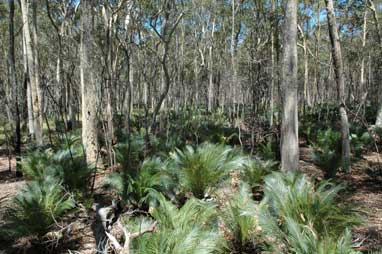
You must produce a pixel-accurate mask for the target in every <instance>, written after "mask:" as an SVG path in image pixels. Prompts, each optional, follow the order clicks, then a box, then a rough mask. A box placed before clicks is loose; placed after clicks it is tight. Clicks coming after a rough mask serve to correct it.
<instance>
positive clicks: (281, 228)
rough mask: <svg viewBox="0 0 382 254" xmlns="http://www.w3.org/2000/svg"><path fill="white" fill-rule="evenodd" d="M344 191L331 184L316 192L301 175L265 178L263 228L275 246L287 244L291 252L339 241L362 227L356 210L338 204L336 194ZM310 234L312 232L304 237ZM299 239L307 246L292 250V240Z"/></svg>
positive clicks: (280, 175) (317, 189)
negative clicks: (329, 241)
mask: <svg viewBox="0 0 382 254" xmlns="http://www.w3.org/2000/svg"><path fill="white" fill-rule="evenodd" d="M341 190H343V186H340V185H339V186H334V185H333V184H331V183H329V182H323V183H321V184H319V185H318V187H317V188H316V187H315V186H314V184H313V183H311V182H310V181H309V180H308V179H307V177H305V176H304V175H301V174H293V173H287V174H281V173H273V174H272V175H270V176H267V177H266V178H265V184H264V193H265V198H264V200H263V201H262V203H261V205H260V213H259V221H260V223H261V226H262V228H263V229H264V232H265V233H266V234H269V235H272V236H273V237H275V238H276V239H275V242H277V244H275V245H276V246H282V245H283V244H280V243H284V244H286V245H288V246H289V248H292V249H293V248H297V247H298V248H302V249H309V248H311V246H313V245H314V246H316V247H317V246H319V245H320V244H321V243H320V242H325V241H327V240H328V239H333V240H334V241H337V239H340V238H339V236H340V235H341V234H342V233H343V232H345V231H346V230H347V228H350V227H352V226H354V225H357V224H359V223H360V219H359V217H358V215H357V212H356V211H355V210H354V209H351V208H350V207H349V206H346V207H345V206H343V205H340V204H338V200H337V194H338V192H339V191H341ZM307 230H310V231H311V232H308V233H309V234H308V233H304V232H305V231H307ZM301 232H302V233H301ZM301 234H303V235H302V236H300V235H301ZM307 234H308V235H307ZM310 234H311V235H310ZM311 236H314V237H315V238H312V237H311ZM298 237H305V238H306V241H307V242H306V243H303V242H302V243H300V244H299V245H298V246H297V247H296V246H293V245H292V242H293V241H294V239H293V238H298ZM310 240H312V241H313V240H314V244H313V243H309V241H310ZM296 241H297V240H296ZM304 245H306V246H305V247H304ZM308 247H309V248H308ZM316 247H315V248H316ZM317 248H318V247H317ZM294 253H310V252H309V251H308V252H299V251H296V252H294ZM311 253H316V252H311ZM317 253H320V252H317ZM333 253H336V252H333ZM344 253H348V252H344Z"/></svg>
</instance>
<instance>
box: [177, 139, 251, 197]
mask: <svg viewBox="0 0 382 254" xmlns="http://www.w3.org/2000/svg"><path fill="white" fill-rule="evenodd" d="M170 156H171V159H172V161H173V164H174V167H175V169H177V170H178V174H179V179H180V184H181V186H182V187H183V188H184V189H185V190H186V191H190V192H192V193H193V195H194V196H195V197H197V198H203V197H204V196H205V194H206V191H207V189H208V188H209V187H215V186H216V185H217V184H218V183H219V181H221V180H222V179H223V177H224V176H226V174H227V173H228V172H229V171H230V170H235V169H240V168H241V167H242V166H243V164H244V162H245V158H244V157H243V156H241V155H240V154H239V153H238V152H237V151H235V150H234V149H232V148H231V147H228V146H224V145H214V144H209V143H204V144H202V145H200V146H198V147H197V148H193V147H191V146H187V147H186V148H185V149H184V150H183V151H181V150H179V149H177V150H176V152H174V153H172V154H171V155H170Z"/></svg>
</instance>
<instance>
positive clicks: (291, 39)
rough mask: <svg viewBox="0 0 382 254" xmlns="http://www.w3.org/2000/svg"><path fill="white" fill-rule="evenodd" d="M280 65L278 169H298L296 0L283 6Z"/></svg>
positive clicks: (289, 1) (291, 0) (290, 0)
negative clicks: (279, 165) (279, 164)
mask: <svg viewBox="0 0 382 254" xmlns="http://www.w3.org/2000/svg"><path fill="white" fill-rule="evenodd" d="M284 25H285V28H284V54H283V67H282V68H283V69H282V77H283V80H282V87H283V114H282V126H281V170H282V171H294V170H298V164H299V146H298V105H297V103H298V93H297V89H298V82H297V68H298V66H297V60H298V59H297V1H296V0H288V1H287V3H286V8H285V24H284Z"/></svg>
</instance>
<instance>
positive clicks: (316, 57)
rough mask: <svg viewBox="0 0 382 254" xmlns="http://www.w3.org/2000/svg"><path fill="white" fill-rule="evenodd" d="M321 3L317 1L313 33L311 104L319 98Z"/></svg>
mask: <svg viewBox="0 0 382 254" xmlns="http://www.w3.org/2000/svg"><path fill="white" fill-rule="evenodd" d="M320 17H321V5H320V1H317V17H316V18H317V20H318V21H317V31H316V35H315V37H316V38H315V49H314V82H313V84H314V87H313V96H312V105H313V106H314V104H315V103H316V102H317V101H318V100H320V87H319V81H320V80H319V77H320V61H319V60H320V58H319V57H320V56H319V50H320V43H321V22H320Z"/></svg>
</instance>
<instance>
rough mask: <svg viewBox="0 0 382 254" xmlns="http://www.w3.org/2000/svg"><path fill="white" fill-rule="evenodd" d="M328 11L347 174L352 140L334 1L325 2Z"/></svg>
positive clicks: (344, 165)
mask: <svg viewBox="0 0 382 254" xmlns="http://www.w3.org/2000/svg"><path fill="white" fill-rule="evenodd" d="M325 3H326V9H327V19H328V27H329V35H330V42H331V44H332V56H333V64H334V72H335V75H336V83H337V96H338V102H339V112H340V117H341V135H342V163H343V167H344V169H345V171H346V172H350V140H349V121H348V117H347V112H346V106H345V79H344V68H343V62H342V54H341V46H340V39H339V36H338V30H337V24H336V18H335V15H334V6H333V0H325Z"/></svg>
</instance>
